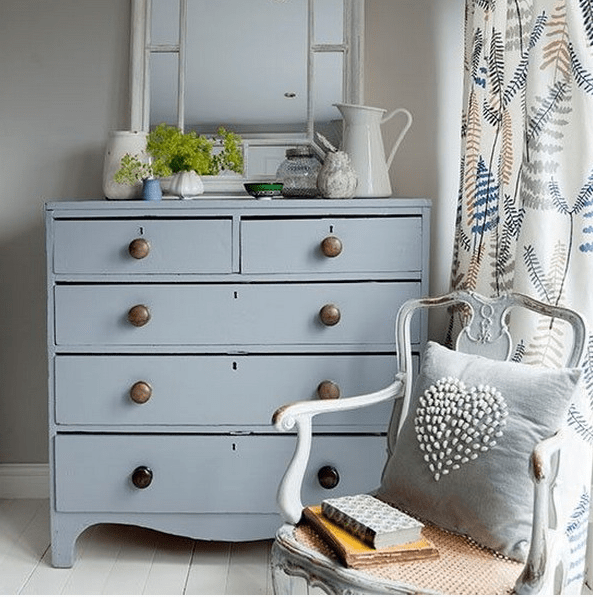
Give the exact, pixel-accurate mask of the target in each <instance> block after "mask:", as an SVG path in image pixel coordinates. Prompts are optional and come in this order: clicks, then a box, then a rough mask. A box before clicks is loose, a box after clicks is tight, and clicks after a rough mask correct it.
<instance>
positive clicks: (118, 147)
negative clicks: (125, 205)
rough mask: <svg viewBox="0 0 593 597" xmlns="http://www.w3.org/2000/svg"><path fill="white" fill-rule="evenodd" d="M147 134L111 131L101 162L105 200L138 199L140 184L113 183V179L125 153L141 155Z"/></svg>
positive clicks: (140, 191)
mask: <svg viewBox="0 0 593 597" xmlns="http://www.w3.org/2000/svg"><path fill="white" fill-rule="evenodd" d="M146 137H147V134H146V133H145V132H143V131H111V132H110V133H109V139H108V141H107V146H106V147H105V159H104V162H103V194H104V195H105V197H107V199H123V200H125V199H140V198H142V182H138V183H137V184H135V185H130V184H121V183H118V182H115V181H114V180H113V177H114V175H115V173H116V172H117V171H118V170H119V168H120V160H121V158H122V157H123V156H124V155H125V154H126V153H131V154H142V153H144V152H145V151H146Z"/></svg>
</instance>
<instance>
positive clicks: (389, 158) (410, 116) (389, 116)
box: [381, 108, 413, 170]
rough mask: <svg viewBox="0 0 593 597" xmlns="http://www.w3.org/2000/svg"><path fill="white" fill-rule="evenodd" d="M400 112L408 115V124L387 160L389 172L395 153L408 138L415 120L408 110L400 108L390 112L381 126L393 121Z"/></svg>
mask: <svg viewBox="0 0 593 597" xmlns="http://www.w3.org/2000/svg"><path fill="white" fill-rule="evenodd" d="M400 112H402V113H403V114H405V115H406V118H407V122H406V125H405V126H404V128H403V129H402V132H401V133H400V134H399V137H398V138H397V139H396V140H395V143H394V144H393V148H392V149H391V153H390V154H389V157H388V158H387V169H388V170H389V168H390V167H391V162H393V158H394V157H395V152H396V151H397V149H398V147H399V145H400V143H401V142H402V141H403V139H404V137H405V136H406V133H407V132H408V130H409V129H410V127H411V126H412V121H413V118H412V115H411V114H410V112H408V110H406V109H405V108H398V109H397V110H394V111H393V112H390V113H389V114H387V116H385V117H384V118H383V120H381V124H384V123H386V122H387V121H388V120H391V119H392V118H393V117H394V116H395V115H396V114H399V113H400Z"/></svg>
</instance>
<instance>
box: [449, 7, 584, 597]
mask: <svg viewBox="0 0 593 597" xmlns="http://www.w3.org/2000/svg"><path fill="white" fill-rule="evenodd" d="M465 32H466V38H465V88H464V114H463V123H462V141H463V146H462V163H461V179H460V193H459V202H458V212H457V228H456V236H455V247H454V262H453V273H452V286H453V288H456V289H468V290H476V291H477V292H480V293H481V294H484V295H487V296H493V295H498V294H500V293H502V292H505V291H509V290H515V291H518V292H522V293H524V294H528V295H530V296H533V297H535V298H538V299H540V300H543V301H546V302H549V303H553V304H561V305H565V306H569V307H572V308H573V309H576V310H578V311H580V312H581V313H583V314H584V315H585V316H586V317H587V319H588V321H589V324H590V326H591V329H590V332H591V331H593V0H467V2H466V29H465ZM511 324H512V327H513V334H514V335H515V336H516V337H518V338H520V342H519V343H518V344H517V346H516V347H515V349H514V350H515V354H514V357H513V358H514V359H515V360H518V361H522V362H526V363H534V364H537V363H539V364H545V365H558V364H559V363H561V361H562V359H563V356H564V345H565V341H564V340H565V334H566V333H567V330H566V328H565V327H564V326H562V325H561V324H560V323H559V322H558V321H550V320H549V319H547V320H537V319H534V320H527V319H522V320H519V321H517V320H516V318H513V319H512V322H511ZM585 366H586V375H585V379H586V384H587V389H588V391H589V396H590V397H591V398H593V340H591V338H590V341H589V356H588V358H587V361H586V363H585ZM570 416H571V427H572V430H573V431H574V433H575V435H576V436H578V437H580V438H581V439H583V440H586V441H587V442H591V440H592V438H593V432H592V427H591V425H590V423H589V421H590V413H582V412H576V411H574V410H573V411H572V412H571V414H570ZM581 466H584V463H581ZM574 497H575V500H576V499H577V496H574ZM581 498H582V501H581V502H575V501H573V508H574V512H575V513H578V512H579V510H578V508H579V506H581V510H580V512H581V522H580V523H579V524H578V525H576V526H573V527H571V533H572V536H571V537H570V540H571V541H572V542H573V543H572V545H573V546H574V547H575V550H574V561H573V562H572V566H573V569H572V574H573V580H574V581H575V582H576V583H578V581H579V575H582V560H583V558H584V546H583V544H582V540H583V532H586V520H585V519H584V515H583V510H582V505H583V504H585V503H586V505H587V507H588V500H589V488H588V487H587V488H583V493H582V495H581ZM577 528H578V529H580V530H576V529H577ZM567 532H568V531H567ZM577 546H578V549H577ZM575 586H576V585H575Z"/></svg>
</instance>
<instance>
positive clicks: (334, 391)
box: [317, 379, 340, 400]
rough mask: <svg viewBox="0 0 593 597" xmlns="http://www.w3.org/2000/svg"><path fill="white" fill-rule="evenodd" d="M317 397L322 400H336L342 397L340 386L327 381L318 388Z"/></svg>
mask: <svg viewBox="0 0 593 597" xmlns="http://www.w3.org/2000/svg"><path fill="white" fill-rule="evenodd" d="M317 395H318V396H319V398H320V399H321V400H336V399H338V398H339V397H340V386H339V385H338V384H337V383H336V382H335V381H330V380H329V379H326V380H324V381H322V382H321V383H320V384H319V385H318V386H317Z"/></svg>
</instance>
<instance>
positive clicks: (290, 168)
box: [276, 145, 321, 197]
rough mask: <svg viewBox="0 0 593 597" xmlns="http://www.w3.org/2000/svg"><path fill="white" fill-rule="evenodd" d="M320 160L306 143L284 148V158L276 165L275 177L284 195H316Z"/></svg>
mask: <svg viewBox="0 0 593 597" xmlns="http://www.w3.org/2000/svg"><path fill="white" fill-rule="evenodd" d="M319 170H321V162H320V160H319V158H318V157H317V156H316V155H315V153H314V152H313V148H312V147H310V146H308V145H300V146H299V147H292V148H290V149H287V150H286V159H285V160H284V161H283V162H282V163H281V164H280V166H278V170H277V171H276V178H277V180H278V182H281V183H282V184H283V185H284V186H283V187H282V195H283V196H284V197H317V195H318V194H319V192H318V190H317V175H318V174H319Z"/></svg>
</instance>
